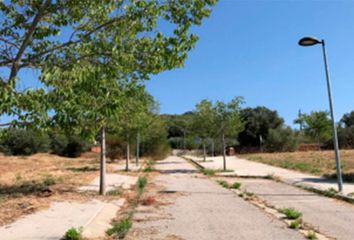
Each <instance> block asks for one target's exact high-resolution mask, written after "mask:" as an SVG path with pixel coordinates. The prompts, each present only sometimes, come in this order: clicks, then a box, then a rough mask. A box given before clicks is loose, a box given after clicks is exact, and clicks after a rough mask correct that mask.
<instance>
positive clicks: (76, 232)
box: [62, 227, 82, 240]
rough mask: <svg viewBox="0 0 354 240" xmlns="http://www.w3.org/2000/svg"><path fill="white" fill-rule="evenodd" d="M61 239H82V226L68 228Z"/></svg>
mask: <svg viewBox="0 0 354 240" xmlns="http://www.w3.org/2000/svg"><path fill="white" fill-rule="evenodd" d="M62 239H63V240H81V239H82V227H80V228H74V227H72V228H70V229H69V230H68V231H67V232H66V233H65V234H64V237H63V238H62Z"/></svg>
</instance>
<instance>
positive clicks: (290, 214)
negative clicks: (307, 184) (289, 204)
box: [278, 208, 302, 220]
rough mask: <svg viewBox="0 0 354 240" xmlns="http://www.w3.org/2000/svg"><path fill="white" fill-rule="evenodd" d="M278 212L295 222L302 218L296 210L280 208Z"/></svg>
mask: <svg viewBox="0 0 354 240" xmlns="http://www.w3.org/2000/svg"><path fill="white" fill-rule="evenodd" d="M278 211H279V212H280V213H282V214H284V215H285V216H286V218H287V219H290V220H295V219H299V218H301V217H302V213H301V212H299V211H297V210H296V209H294V208H280V209H278Z"/></svg>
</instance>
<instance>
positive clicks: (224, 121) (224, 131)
mask: <svg viewBox="0 0 354 240" xmlns="http://www.w3.org/2000/svg"><path fill="white" fill-rule="evenodd" d="M243 102H244V101H243V98H242V97H235V98H234V99H232V100H231V101H230V102H229V103H224V102H222V101H217V102H216V103H215V105H214V108H213V111H214V122H215V123H216V124H218V128H219V129H218V134H219V136H220V137H221V140H222V154H223V163H224V166H223V167H224V171H226V138H227V137H230V138H235V139H236V138H237V136H238V134H239V133H240V132H241V131H242V130H243V128H244V124H243V123H242V121H241V117H240V110H241V108H240V106H241V104H242V103H243Z"/></svg>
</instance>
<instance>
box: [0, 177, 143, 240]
mask: <svg viewBox="0 0 354 240" xmlns="http://www.w3.org/2000/svg"><path fill="white" fill-rule="evenodd" d="M136 179H137V177H134V176H127V175H120V174H107V175H106V181H107V191H110V190H112V189H114V188H116V187H119V186H121V187H123V188H125V189H128V188H130V187H131V186H132V185H133V184H135V183H136ZM98 183H99V178H98V177H97V178H96V179H95V180H94V181H92V183H91V184H89V185H87V186H83V187H80V188H79V189H78V190H79V191H97V192H98V189H99V184H98ZM124 203H125V199H123V198H120V199H117V200H114V201H110V202H107V201H101V200H97V199H93V200H92V201H90V202H73V201H64V202H53V203H52V204H51V205H50V207H49V209H46V210H42V211H38V212H35V213H33V214H30V215H27V216H25V217H23V218H21V219H19V220H17V221H15V222H13V223H12V224H8V225H5V226H2V227H0V240H20V239H21V240H54V239H60V238H61V237H62V236H63V235H64V234H65V232H66V231H67V230H69V229H70V228H72V227H75V228H80V227H82V228H83V236H84V237H86V238H102V237H104V236H105V231H106V230H107V229H108V228H110V227H111V224H110V221H111V219H113V218H114V217H115V216H116V213H117V212H118V211H119V210H120V209H121V208H122V207H123V205H124Z"/></svg>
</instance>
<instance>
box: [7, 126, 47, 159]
mask: <svg viewBox="0 0 354 240" xmlns="http://www.w3.org/2000/svg"><path fill="white" fill-rule="evenodd" d="M49 142H50V140H49V137H48V135H46V134H44V133H41V132H39V131H35V130H29V129H17V128H9V129H6V130H4V132H3V133H2V134H1V139H0V151H1V152H3V153H5V154H6V155H31V154H34V153H38V152H47V151H48V150H49Z"/></svg>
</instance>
